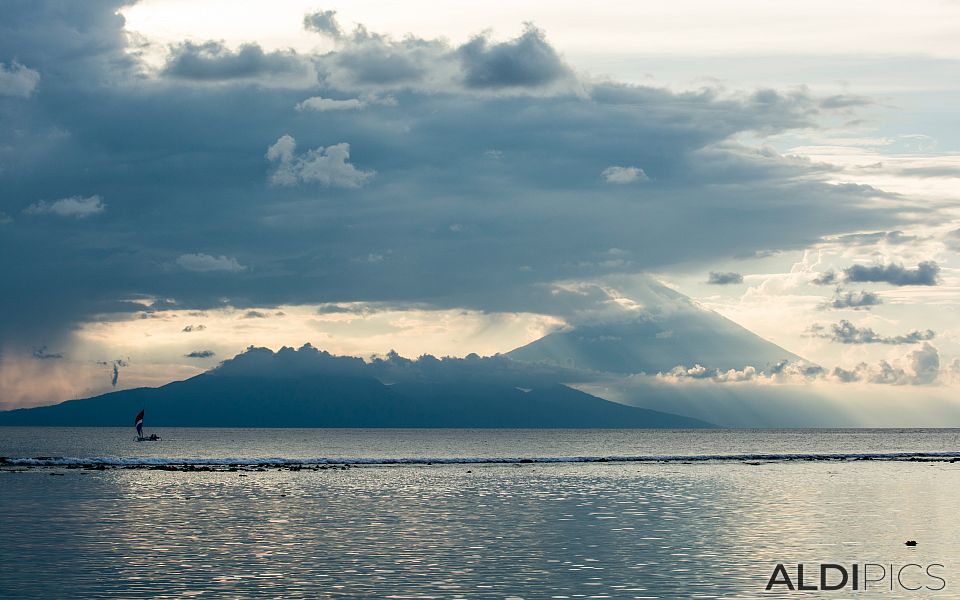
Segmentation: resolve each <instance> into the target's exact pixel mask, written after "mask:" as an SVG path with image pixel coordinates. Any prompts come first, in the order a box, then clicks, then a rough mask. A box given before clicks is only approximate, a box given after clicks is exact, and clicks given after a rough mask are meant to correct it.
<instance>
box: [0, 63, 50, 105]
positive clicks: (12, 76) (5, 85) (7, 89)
mask: <svg viewBox="0 0 960 600" xmlns="http://www.w3.org/2000/svg"><path fill="white" fill-rule="evenodd" d="M39 83H40V73H38V72H36V71H34V70H33V69H28V68H27V67H25V66H23V65H21V64H20V63H18V62H17V61H12V62H11V63H10V66H7V65H6V64H4V63H2V62H0V96H16V97H20V98H29V97H30V96H31V95H32V94H33V92H34V90H36V89H37V84H39Z"/></svg>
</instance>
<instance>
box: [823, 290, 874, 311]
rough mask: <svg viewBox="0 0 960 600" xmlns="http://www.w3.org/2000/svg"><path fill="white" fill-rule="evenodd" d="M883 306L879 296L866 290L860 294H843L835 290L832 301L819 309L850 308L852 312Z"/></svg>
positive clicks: (841, 291)
mask: <svg viewBox="0 0 960 600" xmlns="http://www.w3.org/2000/svg"><path fill="white" fill-rule="evenodd" d="M879 304H883V300H881V299H880V296H878V295H877V294H875V293H873V292H868V291H866V290H864V291H860V292H849V291H848V292H844V291H843V290H837V292H836V294H834V296H833V300H829V301H827V302H826V303H824V304H823V305H821V308H840V309H842V308H852V309H854V310H861V309H863V310H870V307H873V306H877V305H879Z"/></svg>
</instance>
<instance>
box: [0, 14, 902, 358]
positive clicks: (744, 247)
mask: <svg viewBox="0 0 960 600" xmlns="http://www.w3.org/2000/svg"><path fill="white" fill-rule="evenodd" d="M120 5H121V2H120V1H119V0H118V1H117V2H115V3H109V2H104V3H100V2H83V3H75V4H74V5H71V6H73V8H72V9H71V10H62V8H61V7H59V5H57V4H56V3H49V4H45V3H44V2H43V1H42V0H36V1H35V2H23V3H15V4H14V5H12V6H10V7H5V9H4V18H3V19H2V22H0V56H2V57H13V56H16V57H17V60H18V61H20V62H21V63H22V64H25V65H29V66H30V68H32V69H35V70H36V71H37V72H39V73H41V74H42V77H43V80H42V83H41V89H42V94H36V97H35V99H36V101H29V102H21V101H10V100H9V99H4V102H3V105H4V110H5V111H10V112H9V113H5V115H9V116H8V118H9V119H11V122H15V123H17V128H16V131H14V130H12V129H10V128H0V163H2V165H3V168H4V172H5V173H16V177H7V178H5V179H4V193H3V194H0V196H2V198H0V210H3V211H6V212H7V213H8V214H13V211H14V210H16V211H19V210H21V209H22V208H23V206H21V205H19V204H16V203H18V202H20V200H19V199H24V198H26V199H29V200H27V201H25V202H26V203H29V202H33V201H34V199H41V198H51V199H55V198H62V197H64V196H69V195H70V194H71V193H73V191H72V190H77V189H80V190H85V189H95V190H97V192H98V193H99V194H101V195H102V196H103V197H104V198H110V199H111V200H110V207H109V210H105V211H103V212H102V213H100V214H98V215H97V217H96V220H97V225H98V227H96V228H93V227H82V228H81V227H75V226H73V225H75V222H73V221H72V219H71V220H69V221H68V220H66V219H63V220H58V219H53V218H50V219H44V220H43V221H40V220H39V219H31V218H19V216H18V215H15V216H18V218H17V222H16V226H15V227H3V228H0V272H2V273H4V274H5V275H6V276H7V279H6V280H5V283H7V284H9V285H6V286H5V288H4V293H3V294H0V339H2V340H4V344H8V345H12V346H16V347H17V348H18V349H19V350H18V351H20V352H22V353H23V354H24V355H25V356H29V353H30V351H31V349H32V348H33V347H34V344H35V340H38V339H42V340H44V342H45V343H49V344H50V345H51V347H60V344H62V343H64V342H66V341H68V340H69V338H70V337H71V335H73V334H72V332H73V331H75V328H76V326H77V325H78V324H81V323H86V322H88V321H90V320H92V319H95V318H96V319H101V318H117V319H122V318H127V317H128V316H129V315H130V313H131V312H136V311H142V306H132V305H135V304H137V303H135V302H130V301H129V299H130V298H131V297H138V298H170V299H173V300H175V301H176V302H177V306H178V307H180V308H181V309H182V310H203V309H208V308H212V307H218V306H222V305H223V299H224V298H231V299H234V301H235V302H236V303H238V304H241V305H243V306H245V307H247V306H249V307H253V306H277V305H281V304H291V305H300V304H312V305H315V304H320V303H348V302H367V303H383V304H384V305H393V306H396V305H411V304H416V305H419V306H428V307H436V308H452V307H456V308H467V309H477V310H483V311H488V312H497V311H505V312H530V311H536V312H541V311H546V314H549V315H554V316H557V315H563V316H564V318H566V316H569V315H568V312H565V311H570V310H579V309H576V308H571V307H570V306H569V305H567V304H565V303H563V302H558V301H557V300H556V299H554V298H553V297H552V296H551V295H550V290H551V289H553V288H552V286H553V285H554V284H555V283H557V282H591V281H592V282H596V281H603V280H604V278H608V277H611V276H615V275H616V274H618V273H630V274H634V275H635V274H638V273H642V272H645V271H646V272H650V271H653V272H661V273H666V272H669V271H670V270H671V269H672V268H674V267H675V266H677V265H685V267H684V268H686V267H687V266H690V265H698V266H699V267H698V268H701V269H702V270H703V271H704V272H706V271H707V270H709V268H711V267H710V265H712V264H714V261H715V260H716V257H718V256H737V255H744V254H749V253H753V252H757V251H759V250H764V249H769V248H783V249H793V248H798V247H803V246H804V245H808V244H809V243H810V242H811V240H818V239H820V238H822V237H823V236H827V235H836V234H837V233H838V232H839V233H842V232H848V231H880V230H884V231H886V230H893V229H896V228H897V227H901V226H903V225H901V223H904V222H906V221H907V220H908V219H912V218H914V217H915V213H914V212H910V213H909V214H906V213H904V212H903V211H906V210H907V208H903V209H901V208H899V206H900V204H899V203H896V204H894V203H886V204H883V205H878V203H876V202H873V201H872V200H873V199H875V198H877V197H878V196H879V195H881V194H882V192H881V191H879V190H876V189H875V188H869V187H864V186H859V187H858V186H837V185H830V184H827V183H824V182H823V181H822V180H819V179H818V176H819V175H820V174H822V172H823V170H822V169H821V168H816V167H815V166H811V165H810V164H809V162H806V163H805V162H804V161H798V160H796V159H793V158H790V157H788V156H783V155H779V154H778V153H775V152H770V151H768V150H764V149H762V148H747V147H745V146H744V145H743V144H742V143H741V144H738V143H734V142H733V140H745V139H751V140H753V139H758V138H762V137H763V136H765V135H768V134H772V133H785V132H789V131H791V130H794V129H797V128H804V129H806V128H817V127H819V126H821V125H823V124H824V123H823V122H822V121H821V112H820V111H821V109H820V107H819V98H818V97H817V96H815V95H813V94H811V93H810V92H809V91H805V90H763V91H762V93H753V92H752V91H738V90H730V89H722V88H719V87H709V86H707V87H704V88H702V89H697V90H693V91H674V90H671V89H669V88H666V87H656V86H653V85H634V84H630V83H624V82H618V81H615V80H598V79H591V78H588V77H584V78H579V77H577V75H576V74H575V73H572V74H570V75H569V76H563V77H560V78H559V79H557V80H555V81H554V82H553V83H549V84H545V85H540V86H535V87H529V86H527V87H524V86H510V87H471V86H469V85H467V84H466V71H465V68H464V62H463V61H464V60H468V59H463V58H461V55H460V53H459V52H458V48H457V46H456V45H452V44H450V43H449V42H447V41H445V40H443V39H430V38H423V37H418V36H416V35H410V36H407V37H404V38H402V39H392V38H390V37H389V36H384V35H380V34H377V33H375V32H371V31H368V30H366V29H364V28H362V27H361V28H358V29H357V30H354V31H353V32H351V33H349V34H345V35H344V36H343V37H342V39H341V40H339V41H338V42H337V43H336V45H335V47H334V48H333V50H332V51H328V50H327V49H324V50H323V51H322V52H321V53H297V58H299V59H301V60H303V61H305V62H308V63H310V65H311V68H313V67H315V68H316V71H317V73H319V75H320V80H319V83H318V82H317V81H316V80H314V81H313V82H312V83H311V86H312V87H310V88H309V89H310V93H304V90H303V88H296V87H293V86H286V85H259V83H260V82H261V81H266V82H268V83H269V82H271V81H274V80H273V79H271V77H273V76H271V75H269V74H268V73H267V72H266V71H264V70H263V69H259V70H258V69H257V68H253V69H250V68H248V67H245V68H240V66H234V67H232V69H233V70H232V71H231V69H227V68H226V67H225V66H224V65H223V64H217V65H214V64H213V63H216V62H218V59H220V58H228V59H229V60H228V61H227V63H229V62H230V61H231V60H232V61H234V62H238V61H237V59H236V58H235V56H236V55H239V54H242V53H241V51H240V50H239V49H237V48H230V49H224V50H221V49H219V48H216V47H213V48H211V49H210V51H209V52H207V51H203V50H199V51H196V52H193V53H194V54H196V55H197V56H198V57H199V58H198V60H197V61H195V62H196V63H197V64H200V65H201V67H202V68H198V69H197V70H194V71H192V72H190V71H189V69H187V70H186V71H180V73H181V74H182V76H174V75H173V74H163V73H157V72H156V71H155V70H152V69H151V68H150V65H149V64H146V63H144V62H142V60H141V58H142V56H143V54H142V52H141V51H140V50H141V49H140V48H138V47H137V46H135V45H133V42H134V40H133V39H132V38H131V37H130V36H128V35H127V32H126V31H125V30H124V21H123V17H122V15H118V14H117V10H118V9H119V8H120V7H121V6H120ZM298 20H299V19H298ZM64 32H69V35H65V34H64ZM541 37H542V36H541ZM510 41H511V40H508V42H510ZM513 41H515V40H513ZM533 41H534V42H535V43H531V42H530V36H528V38H527V43H528V45H524V44H520V43H516V44H514V46H516V47H518V48H520V47H522V48H527V47H529V48H532V49H533V50H532V52H533V53H534V54H536V52H539V50H538V49H537V46H538V45H539V44H540V43H541V41H542V40H533ZM543 43H546V42H543ZM194 45H195V46H197V47H199V46H202V44H194ZM498 45H499V44H497V43H496V42H495V41H492V40H488V41H487V42H485V43H484V44H483V45H482V46H483V52H482V53H481V54H480V58H479V59H478V61H477V64H478V65H480V66H478V68H477V69H476V73H484V72H488V73H489V72H494V71H495V70H494V71H491V69H490V68H487V67H484V66H482V65H484V64H487V63H489V62H491V61H492V62H496V61H494V60H493V58H492V57H493V56H494V54H495V53H492V52H491V51H492V49H493V48H495V47H497V46H498ZM508 46H510V44H508ZM184 52H187V51H186V50H184ZM187 53H189V52H187ZM554 53H555V54H556V55H557V56H559V55H560V54H559V52H558V51H557V50H554ZM248 54H249V55H251V56H254V55H255V54H256V53H255V52H250V51H248ZM263 54H264V55H265V56H269V55H271V54H273V53H270V52H266V51H264V52H263ZM547 54H549V53H547ZM207 59H209V60H207ZM6 60H9V58H7V59H6ZM511 60H512V59H511ZM518 61H519V62H521V63H522V62H523V61H521V60H519V59H518ZM188 66H189V61H185V62H183V63H181V64H180V66H179V67H177V68H181V69H183V68H186V67H188ZM170 68H172V69H174V71H176V70H177V68H174V67H172V66H171V67H170ZM245 69H246V70H245ZM280 71H283V72H286V71H284V69H283V68H280ZM244 73H246V74H247V75H243V74H244ZM252 73H258V74H257V75H253V74H252ZM201 76H205V77H211V79H190V78H189V77H201ZM224 77H233V78H232V79H231V78H226V79H223V78H224ZM276 77H277V79H276V80H277V81H283V80H284V77H289V78H293V79H296V78H295V77H294V76H293V75H284V76H280V75H277V76H276ZM490 77H492V75H491V76H489V77H487V79H488V81H487V83H488V84H491V85H492V84H493V83H494V82H493V81H491V80H490ZM480 79H482V78H480ZM234 83H236V85H235V84H234ZM385 92H389V93H391V94H392V95H393V96H394V97H395V98H396V99H397V102H396V105H395V106H383V105H380V104H375V103H373V102H372V101H368V100H367V99H368V98H369V95H370V94H374V95H377V97H382V96H380V95H382V94H383V93H385ZM308 96H319V97H323V98H338V99H347V98H358V99H360V100H362V101H368V102H369V103H368V104H367V106H365V107H364V108H363V110H340V111H326V112H310V113H309V114H308V113H306V112H298V111H295V110H291V107H293V106H295V105H296V104H297V103H298V102H301V101H303V100H304V98H305V97H308ZM41 100H42V101H41ZM284 133H289V141H290V142H294V138H295V139H296V140H299V141H300V143H301V146H302V147H303V148H317V150H316V151H314V152H316V153H317V154H319V155H320V156H319V158H328V156H327V155H328V154H329V151H328V150H327V148H326V147H327V146H328V145H329V144H331V143H334V142H338V141H347V140H349V142H350V148H349V149H350V151H351V157H350V158H351V160H353V161H356V163H357V166H354V165H351V163H350V162H347V161H346V158H344V161H343V163H342V164H339V165H338V164H332V165H331V164H329V162H330V161H329V160H328V161H327V163H326V164H324V167H323V168H322V169H320V170H321V171H322V172H328V171H332V172H333V173H338V174H339V175H341V177H339V178H337V177H333V176H332V175H331V176H330V177H329V178H328V179H329V181H330V182H331V185H330V188H331V189H329V190H318V189H317V188H318V187H319V185H308V181H307V180H308V179H309V178H310V177H311V171H310V169H309V168H307V166H309V165H312V162H311V160H309V158H310V156H308V153H307V152H304V151H303V149H299V150H298V149H296V145H295V143H291V144H288V145H285V144H281V145H280V147H279V148H277V149H276V153H275V155H274V156H275V160H274V161H272V162H271V163H267V164H265V162H266V161H265V159H264V153H265V151H266V146H268V145H270V140H276V141H279V140H278V136H282V135H283V134H284ZM280 139H281V140H282V139H283V138H282V137H280ZM321 144H322V145H321ZM285 147H287V148H289V152H287V151H285V150H284V148H285ZM334 148H336V146H335V147H334ZM7 149H16V150H15V151H8V150H7ZM491 149H496V150H499V151H500V152H502V155H501V158H500V159H499V160H489V159H486V158H485V154H484V153H485V152H486V151H488V150H491ZM344 150H346V148H344ZM624 157H629V164H632V165H642V166H643V168H644V169H645V170H646V172H648V173H656V181H655V185H653V184H651V185H645V187H644V190H643V191H644V193H643V198H642V201H638V199H637V193H636V192H637V190H636V188H635V187H634V186H632V185H597V183H598V177H597V176H598V175H599V174H600V173H602V172H603V170H604V169H606V168H607V167H609V166H610V165H622V164H624V161H625V160H627V159H625V158H624ZM334 162H335V161H334ZM264 167H267V169H268V173H266V174H265V172H264ZM361 167H362V170H359V171H358V169H360V168H361ZM324 169H325V170H324ZM275 170H276V171H277V174H278V177H279V180H280V182H286V183H287V184H289V185H283V184H281V185H276V186H272V187H271V186H267V185H264V183H265V182H264V179H265V178H266V177H269V176H270V175H273V174H274V171H275ZM374 170H376V173H377V175H376V178H377V180H378V181H377V183H378V185H362V186H360V187H352V188H351V187H349V186H350V185H354V186H356V185H360V184H361V183H367V182H371V181H372V179H371V177H370V175H372V174H373V172H374ZM600 181H601V182H602V181H603V180H602V179H601V180H600ZM278 183H279V182H278ZM316 183H317V184H320V183H321V181H317V182H316ZM337 183H342V184H346V185H347V186H348V187H345V188H341V187H338V185H336V184H337ZM320 191H323V192H324V193H322V194H321V193H318V192H320ZM348 195H349V200H350V201H342V200H343V199H344V198H346V197H347V196H348ZM587 197H589V198H590V199H591V201H590V202H585V201H584V198H587ZM24 205H25V204H24ZM910 210H911V211H912V210H913V209H910ZM771 222H775V223H778V226H777V227H770V226H769V224H770V223H771ZM451 224H460V225H462V228H461V229H460V230H459V231H452V230H451V229H450V225H451ZM678 232H679V233H678ZM611 247H613V248H618V249H620V250H622V254H619V255H617V256H611V255H609V254H607V251H608V250H609V248H611ZM24 248H30V252H24V251H23V249H24ZM191 248H193V249H197V248H199V249H208V250H207V251H208V252H209V251H210V250H209V249H215V250H216V253H215V254H212V255H210V256H209V257H208V258H205V257H203V256H199V257H197V256H194V257H193V258H192V259H191V258H188V259H185V261H186V264H187V266H186V267H184V265H183V264H181V263H180V262H179V261H178V260H177V257H179V256H181V254H182V253H183V252H184V251H185V250H184V249H191ZM370 255H379V256H383V257H384V260H382V261H379V262H377V261H364V260H358V257H368V256H370ZM188 256H189V255H188ZM247 256H256V269H254V268H252V265H248V268H247V269H246V270H244V271H243V273H244V274H243V276H242V277H198V276H197V275H196V273H195V272H192V270H191V267H196V266H199V267H201V269H207V268H210V267H213V268H221V269H223V268H225V269H226V270H225V271H223V272H222V273H223V274H226V273H229V272H231V271H234V272H235V271H237V270H238V268H240V267H242V266H243V265H241V264H240V263H243V262H244V260H243V259H242V258H241V257H247ZM217 257H220V258H217ZM228 257H236V258H228ZM171 258H172V260H171ZM251 260H252V259H251ZM238 261H239V262H238ZM171 263H173V265H171ZM171 266H174V267H175V268H171ZM37 274H43V277H38V276H37ZM494 280H495V281H497V282H498V285H497V286H491V285H490V281H494ZM181 327H182V325H181ZM33 362H36V361H31V363H33Z"/></svg>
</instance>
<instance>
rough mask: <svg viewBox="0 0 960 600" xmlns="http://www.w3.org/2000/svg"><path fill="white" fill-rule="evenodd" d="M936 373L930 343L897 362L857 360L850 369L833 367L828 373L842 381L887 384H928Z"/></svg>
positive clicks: (937, 357)
mask: <svg viewBox="0 0 960 600" xmlns="http://www.w3.org/2000/svg"><path fill="white" fill-rule="evenodd" d="M939 375H940V353H939V351H938V350H937V349H936V348H935V347H934V346H931V345H930V344H928V343H926V342H924V344H923V346H921V347H920V348H919V349H917V350H914V351H913V352H910V353H909V354H907V356H905V357H904V359H902V360H901V361H898V362H897V363H890V362H889V361H886V360H881V361H879V362H878V363H877V364H874V365H870V364H867V363H860V364H858V365H856V366H855V367H853V368H852V369H843V368H840V367H837V368H835V369H834V370H833V373H832V376H833V378H834V379H835V380H837V381H840V382H843V383H851V382H858V381H859V382H864V383H879V384H887V385H928V384H931V383H934V382H936V381H937V379H938V377H939Z"/></svg>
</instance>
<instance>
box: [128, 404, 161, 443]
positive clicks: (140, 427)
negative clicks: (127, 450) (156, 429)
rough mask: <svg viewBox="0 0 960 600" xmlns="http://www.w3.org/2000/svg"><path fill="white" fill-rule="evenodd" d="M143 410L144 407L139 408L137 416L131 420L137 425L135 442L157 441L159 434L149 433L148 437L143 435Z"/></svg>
mask: <svg viewBox="0 0 960 600" xmlns="http://www.w3.org/2000/svg"><path fill="white" fill-rule="evenodd" d="M143 412H144V409H142V408H141V409H140V412H138V413H137V417H136V418H135V419H134V420H133V423H134V425H136V426H137V438H136V440H135V441H137V442H159V441H160V436H159V435H157V434H155V433H151V434H150V436H149V437H146V436H144V435H143Z"/></svg>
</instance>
